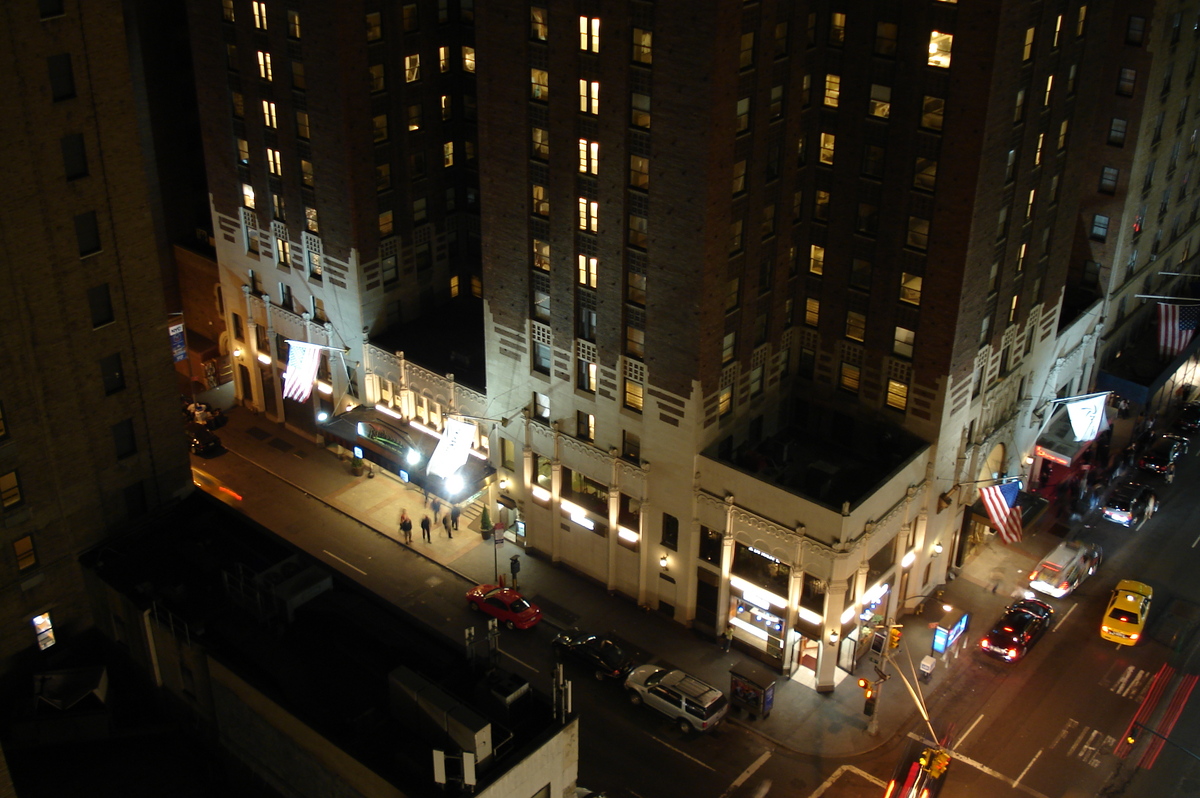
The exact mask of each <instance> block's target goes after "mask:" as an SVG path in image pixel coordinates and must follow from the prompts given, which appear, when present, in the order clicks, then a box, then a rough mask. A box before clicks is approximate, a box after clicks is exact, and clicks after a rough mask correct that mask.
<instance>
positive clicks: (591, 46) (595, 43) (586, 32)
mask: <svg viewBox="0 0 1200 798" xmlns="http://www.w3.org/2000/svg"><path fill="white" fill-rule="evenodd" d="M579 49H580V50H584V51H590V52H593V53H598V52H600V20H599V19H598V18H596V17H590V18H589V17H580V18H579Z"/></svg>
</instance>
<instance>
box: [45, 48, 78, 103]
mask: <svg viewBox="0 0 1200 798" xmlns="http://www.w3.org/2000/svg"><path fill="white" fill-rule="evenodd" d="M46 67H47V69H48V70H49V71H50V96H51V98H53V99H54V101H55V102H58V101H59V100H69V99H71V98H72V97H74V96H75V73H74V72H73V71H72V70H71V54H70V53H59V54H58V55H52V56H50V57H49V58H47V59H46Z"/></svg>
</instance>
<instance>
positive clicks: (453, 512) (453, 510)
mask: <svg viewBox="0 0 1200 798" xmlns="http://www.w3.org/2000/svg"><path fill="white" fill-rule="evenodd" d="M460 515H462V510H461V509H460V508H459V506H458V505H457V504H452V505H450V523H451V524H452V525H453V526H454V531H455V532H457V531H458V517H459V516H460Z"/></svg>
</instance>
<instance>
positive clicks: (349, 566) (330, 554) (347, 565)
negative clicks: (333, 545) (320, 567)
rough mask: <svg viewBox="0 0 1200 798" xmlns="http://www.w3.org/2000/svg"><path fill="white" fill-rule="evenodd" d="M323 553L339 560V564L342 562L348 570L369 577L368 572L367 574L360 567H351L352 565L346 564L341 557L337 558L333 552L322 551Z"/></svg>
mask: <svg viewBox="0 0 1200 798" xmlns="http://www.w3.org/2000/svg"><path fill="white" fill-rule="evenodd" d="M321 551H323V552H325V553H326V554H328V555H329V556H330V557H332V558H333V559H335V560H337V561H338V562H340V563H341V564H342V565H344V566H346V567H347V568H353V569H354V570H356V571H358V572H359V573H360V574H362V575H363V576H366V575H367V572H366V571H364V570H363V569H361V568H359V567H358V566H355V565H351V564H350V563H348V562H346V561H345V560H343V559H342V558H341V557H339V556H337V555H336V554H334V553H333V552H332V551H330V550H329V549H321Z"/></svg>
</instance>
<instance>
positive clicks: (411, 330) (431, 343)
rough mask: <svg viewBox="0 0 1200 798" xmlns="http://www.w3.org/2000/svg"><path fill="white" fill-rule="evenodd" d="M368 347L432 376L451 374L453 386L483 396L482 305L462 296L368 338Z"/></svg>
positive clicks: (484, 385)
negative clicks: (396, 355)
mask: <svg viewBox="0 0 1200 798" xmlns="http://www.w3.org/2000/svg"><path fill="white" fill-rule="evenodd" d="M371 343H372V344H374V345H375V346H378V347H379V348H381V349H387V350H388V351H391V352H403V353H404V357H405V358H406V359H408V360H411V361H412V362H414V363H416V364H417V365H419V366H422V367H423V368H426V369H429V370H430V371H432V372H434V373H435V374H453V375H454V380H455V382H460V383H462V384H463V385H465V386H467V387H468V388H471V389H473V390H476V391H479V392H480V393H486V392H487V366H486V363H485V362H484V351H483V350H484V336H483V302H482V301H481V300H479V299H476V298H475V297H473V296H470V295H469V294H468V295H465V296H460V297H458V298H456V299H452V300H450V301H449V302H447V303H445V304H444V305H440V306H438V307H437V308H433V309H431V310H427V311H426V312H425V314H424V315H423V316H421V318H419V319H417V320H416V321H411V322H408V323H406V324H400V325H397V326H395V327H391V328H389V329H387V330H384V332H383V333H381V334H380V335H378V336H372V338H371Z"/></svg>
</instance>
